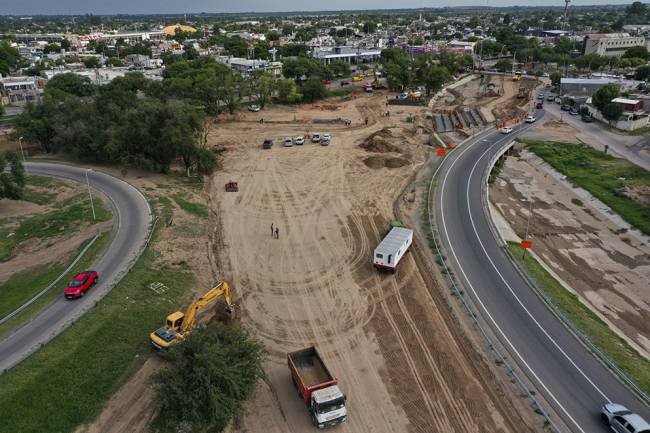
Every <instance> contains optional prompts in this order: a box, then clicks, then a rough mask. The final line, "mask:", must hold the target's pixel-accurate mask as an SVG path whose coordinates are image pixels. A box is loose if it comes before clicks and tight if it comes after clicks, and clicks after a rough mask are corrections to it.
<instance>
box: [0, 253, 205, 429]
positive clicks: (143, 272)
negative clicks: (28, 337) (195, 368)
mask: <svg viewBox="0 0 650 433" xmlns="http://www.w3.org/2000/svg"><path fill="white" fill-rule="evenodd" d="M156 258H157V254H156V253H155V251H153V250H152V249H151V248H148V249H147V250H146V251H145V253H144V254H143V255H142V257H141V258H140V259H139V260H138V262H137V263H136V265H135V266H134V267H133V269H132V270H131V272H130V273H129V274H127V276H126V277H125V278H124V280H122V281H121V282H120V284H119V285H118V286H117V287H115V288H114V289H113V290H112V291H111V293H109V294H108V295H107V296H106V298H104V300H103V301H102V302H101V303H99V305H98V306H97V307H96V308H95V309H94V310H92V311H90V312H88V313H87V314H86V315H85V316H84V317H83V318H81V319H80V320H79V321H78V322H77V323H75V324H74V325H73V326H72V327H71V328H70V329H68V330H67V331H66V332H64V333H63V334H61V335H60V336H59V337H57V338H55V339H54V340H53V341H52V342H50V343H49V344H48V345H47V346H45V347H44V348H42V349H41V350H39V351H38V352H36V353H35V354H34V355H32V356H31V357H29V358H28V359H26V360H25V361H24V362H22V363H21V364H19V365H18V366H17V367H15V368H13V369H12V370H10V371H8V372H7V373H5V374H3V375H2V376H0V413H2V414H3V417H2V418H3V419H2V424H1V426H0V431H2V432H21V433H31V432H33V433H40V432H45V431H47V432H71V431H74V430H75V429H76V428H77V426H79V425H80V424H83V423H88V422H91V421H92V420H93V419H95V418H96V416H97V415H98V414H99V412H100V411H101V409H102V407H103V405H104V404H105V402H106V401H107V400H108V398H109V397H110V395H111V394H112V393H114V392H115V391H116V390H117V389H118V387H119V386H120V385H121V383H123V382H124V381H125V380H126V379H127V378H128V374H129V373H131V372H133V371H135V370H136V369H137V368H139V367H140V366H141V365H142V363H144V361H145V359H146V357H147V356H149V354H150V353H151V349H150V347H149V344H148V341H147V340H148V339H147V335H148V333H149V332H151V331H152V330H153V329H154V328H156V327H157V326H160V324H161V323H162V321H163V320H164V317H165V316H166V315H167V314H168V313H169V312H170V311H171V310H172V305H173V304H175V303H176V301H177V300H178V299H179V298H180V295H181V294H182V292H183V289H184V288H185V286H187V285H188V284H192V282H193V277H192V274H191V273H190V272H186V271H183V270H180V269H178V268H177V267H171V266H160V265H158V264H157V261H156ZM154 282H160V283H162V284H164V285H165V286H166V287H167V288H168V289H167V290H166V291H165V292H164V293H163V294H162V295H158V294H156V293H155V292H154V291H152V290H149V285H150V284H151V283H154ZM180 282H182V284H181V283H180ZM34 408H38V410H35V409H34Z"/></svg>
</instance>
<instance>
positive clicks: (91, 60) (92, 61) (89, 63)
mask: <svg viewBox="0 0 650 433" xmlns="http://www.w3.org/2000/svg"><path fill="white" fill-rule="evenodd" d="M83 63H84V65H85V66H86V68H88V69H91V68H99V66H100V65H99V58H98V57H84V58H83Z"/></svg>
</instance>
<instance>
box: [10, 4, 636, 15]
mask: <svg viewBox="0 0 650 433" xmlns="http://www.w3.org/2000/svg"><path fill="white" fill-rule="evenodd" d="M630 3H632V0H572V1H571V4H572V5H605V4H630ZM479 5H480V6H483V5H489V6H515V5H525V6H564V0H532V1H530V0H529V1H524V2H522V1H521V0H435V1H432V0H397V1H396V0H328V1H327V2H321V1H305V0H273V1H270V0H28V1H19V0H0V14H2V15H9V14H16V15H18V14H21V15H30V14H34V15H36V14H42V15H55V14H60V15H68V14H96V15H102V14H105V15H108V14H118V13H124V14H165V13H169V14H172V13H199V12H212V13H214V12H251V11H253V12H287V11H310V10H323V9H327V10H350V9H391V8H397V7H398V8H421V7H443V6H479Z"/></svg>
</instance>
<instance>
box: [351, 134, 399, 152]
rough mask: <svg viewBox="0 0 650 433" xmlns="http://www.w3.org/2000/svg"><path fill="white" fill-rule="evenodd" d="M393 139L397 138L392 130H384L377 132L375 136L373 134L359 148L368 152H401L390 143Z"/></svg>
mask: <svg viewBox="0 0 650 433" xmlns="http://www.w3.org/2000/svg"><path fill="white" fill-rule="evenodd" d="M393 139H395V136H394V135H393V133H392V132H391V130H390V129H389V128H384V129H382V130H380V131H377V132H375V133H374V134H371V135H370V136H369V137H368V138H366V139H365V140H364V141H363V143H361V144H360V145H359V147H361V148H362V149H365V150H367V151H368V152H378V153H387V152H399V148H398V147H397V146H395V145H394V144H391V143H390V142H389V141H392V140H393Z"/></svg>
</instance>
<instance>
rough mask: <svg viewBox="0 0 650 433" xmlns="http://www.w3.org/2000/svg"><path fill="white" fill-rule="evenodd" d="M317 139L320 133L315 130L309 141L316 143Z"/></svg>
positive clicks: (318, 139)
mask: <svg viewBox="0 0 650 433" xmlns="http://www.w3.org/2000/svg"><path fill="white" fill-rule="evenodd" d="M319 141H320V134H319V133H318V132H315V133H314V134H313V135H312V136H311V142H312V143H318V142H319Z"/></svg>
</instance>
